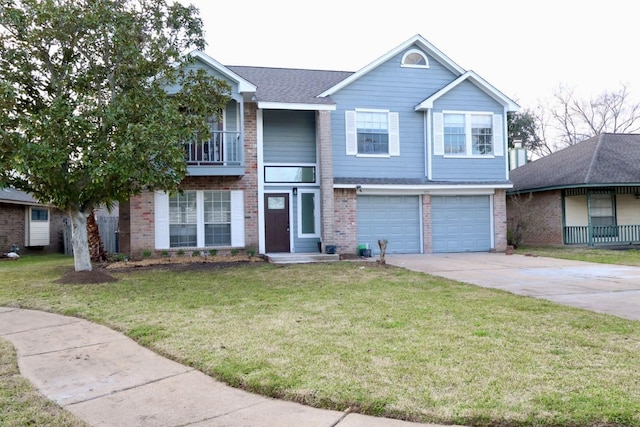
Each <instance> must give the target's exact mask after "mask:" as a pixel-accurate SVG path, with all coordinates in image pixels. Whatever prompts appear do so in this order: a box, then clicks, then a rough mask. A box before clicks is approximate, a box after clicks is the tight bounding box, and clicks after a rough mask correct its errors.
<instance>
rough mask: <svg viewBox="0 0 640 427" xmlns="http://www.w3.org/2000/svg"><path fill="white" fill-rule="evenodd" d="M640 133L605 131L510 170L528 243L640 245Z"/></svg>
mask: <svg viewBox="0 0 640 427" xmlns="http://www.w3.org/2000/svg"><path fill="white" fill-rule="evenodd" d="M638 165H640V135H639V134H615V133H603V134H601V135H598V136H594V137H592V138H589V139H587V140H585V141H582V142H579V143H577V144H575V145H572V146H569V147H567V148H564V149H562V150H559V151H557V152H555V153H552V154H550V155H548V156H545V157H542V158H540V159H537V160H535V161H533V162H530V163H526V164H524V165H523V166H520V167H518V168H516V169H514V170H512V171H511V172H510V179H511V181H512V182H513V188H512V189H510V190H509V191H508V193H507V194H508V196H507V212H508V224H509V225H508V227H509V230H516V228H519V229H520V230H521V232H522V243H524V244H546V245H549V244H551V245H588V246H597V245H620V244H632V243H636V244H637V243H640V169H639V166H638Z"/></svg>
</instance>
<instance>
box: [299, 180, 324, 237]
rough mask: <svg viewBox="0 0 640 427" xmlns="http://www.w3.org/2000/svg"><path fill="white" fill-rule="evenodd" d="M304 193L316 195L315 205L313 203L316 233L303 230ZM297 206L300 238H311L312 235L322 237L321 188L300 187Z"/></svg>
mask: <svg viewBox="0 0 640 427" xmlns="http://www.w3.org/2000/svg"><path fill="white" fill-rule="evenodd" d="M304 193H307V194H309V193H311V194H313V195H314V205H313V221H314V227H313V228H314V230H315V233H303V232H302V195H303V194H304ZM296 206H297V211H298V212H297V220H298V237H299V238H305V239H306V238H311V237H320V234H321V233H320V226H321V223H320V190H311V189H303V188H298V195H297V196H296Z"/></svg>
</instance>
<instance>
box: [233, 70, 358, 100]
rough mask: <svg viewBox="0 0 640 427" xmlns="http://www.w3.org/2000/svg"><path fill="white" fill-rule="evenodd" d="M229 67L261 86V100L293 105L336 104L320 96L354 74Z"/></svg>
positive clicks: (258, 94) (258, 86) (257, 96)
mask: <svg viewBox="0 0 640 427" xmlns="http://www.w3.org/2000/svg"><path fill="white" fill-rule="evenodd" d="M227 68H229V69H230V70H231V71H233V72H234V73H236V74H238V75H239V76H241V77H242V78H244V79H246V80H248V81H250V82H251V83H253V84H254V85H255V86H257V88H258V89H257V91H256V100H257V101H259V102H279V103H292V104H317V105H333V101H332V100H331V98H317V96H318V95H319V94H321V93H322V92H324V91H325V90H327V89H329V88H331V87H333V86H335V85H336V84H338V83H339V82H341V81H342V80H344V79H346V78H347V77H349V76H350V75H352V74H353V72H350V71H322V70H301V69H292V68H267V67H244V66H228V67H227Z"/></svg>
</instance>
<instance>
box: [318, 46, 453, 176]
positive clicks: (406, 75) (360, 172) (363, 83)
mask: <svg viewBox="0 0 640 427" xmlns="http://www.w3.org/2000/svg"><path fill="white" fill-rule="evenodd" d="M403 54H404V51H403V52H401V53H399V54H398V55H396V56H395V57H393V58H391V59H390V60H389V61H387V62H386V63H384V64H382V65H380V66H379V67H377V68H376V69H374V70H372V71H370V72H369V73H368V74H366V75H365V76H363V77H362V78H360V79H358V80H356V81H355V82H353V83H352V84H350V85H349V86H347V87H345V88H343V89H342V90H341V91H339V92H338V93H336V94H334V95H332V96H331V98H332V99H333V100H334V101H335V102H336V105H337V109H336V110H335V111H334V112H332V116H331V134H332V138H333V161H334V163H333V170H334V175H335V176H336V177H364V178H377V177H385V178H422V177H424V176H425V174H426V173H425V156H426V152H425V131H424V114H423V113H422V112H416V111H415V106H416V105H417V104H419V103H420V102H422V101H423V100H424V99H425V98H427V97H428V96H429V95H431V94H433V93H434V92H436V91H437V90H438V89H440V88H442V87H443V86H444V85H446V84H447V83H449V82H451V81H452V80H453V79H454V78H455V77H456V76H454V75H453V74H452V73H451V72H450V71H449V70H447V69H446V68H444V67H443V66H442V65H441V64H439V63H438V62H437V61H436V60H435V59H434V58H432V57H429V65H430V68H424V69H423V68H403V67H400V61H401V59H402V55H403ZM356 108H365V109H381V110H389V111H390V112H397V113H398V114H399V127H400V156H397V157H395V156H394V157H389V158H368V157H356V156H347V154H346V147H345V111H347V110H355V109H356Z"/></svg>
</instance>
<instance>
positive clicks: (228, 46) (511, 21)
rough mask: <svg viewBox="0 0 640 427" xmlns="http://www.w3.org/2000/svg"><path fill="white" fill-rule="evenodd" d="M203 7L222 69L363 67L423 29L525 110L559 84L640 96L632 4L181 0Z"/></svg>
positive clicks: (613, 0)
mask: <svg viewBox="0 0 640 427" xmlns="http://www.w3.org/2000/svg"><path fill="white" fill-rule="evenodd" d="M180 1H181V2H183V3H185V4H189V3H191V4H194V5H195V6H196V7H198V8H199V9H200V15H201V16H202V18H203V20H204V24H205V33H206V38H207V43H208V46H207V48H206V53H207V54H209V55H210V56H212V57H213V58H214V59H216V60H217V61H219V62H221V63H222V64H224V65H255V66H268V67H287V68H311V69H327V70H340V71H357V70H359V69H360V68H362V67H364V66H366V65H367V64H369V63H370V62H373V61H374V60H375V59H377V58H378V57H380V56H382V55H384V54H385V53H387V52H388V51H390V50H391V49H393V48H395V47H396V46H398V45H399V44H401V43H403V42H404V41H406V40H408V39H409V38H411V37H413V36H414V35H416V34H420V35H422V36H423V37H424V38H425V39H427V40H428V41H429V42H430V43H432V44H433V45H434V46H435V47H436V48H438V49H440V50H441V51H442V52H443V53H444V54H445V55H447V56H448V57H449V58H451V59H452V60H453V61H454V62H456V63H457V64H458V65H460V66H461V67H462V68H464V69H466V70H473V71H475V72H476V73H478V74H479V75H480V76H481V77H483V78H484V79H486V80H487V81H488V82H489V83H491V84H492V85H494V86H495V87H497V88H498V89H499V90H500V91H502V92H503V93H504V94H506V95H507V96H509V97H511V98H512V99H514V100H515V101H517V102H518V103H519V104H520V105H521V106H522V107H523V108H532V107H534V106H535V105H537V104H538V101H539V100H541V99H544V98H548V97H549V96H550V95H551V94H552V93H553V91H554V90H555V89H556V88H557V87H558V85H560V84H565V85H568V86H571V87H574V88H576V90H577V91H578V93H580V94H581V96H582V97H584V98H586V97H589V96H591V95H593V94H598V93H601V92H602V91H604V90H617V89H619V88H620V86H621V84H628V86H629V89H630V91H631V93H632V94H633V95H634V97H636V98H637V97H640V57H639V55H638V42H639V41H640V35H639V32H638V27H639V26H640V24H639V23H638V22H639V21H638V18H637V14H636V13H635V12H634V11H632V10H630V6H631V5H632V4H633V2H629V1H628V0H607V1H604V2H594V1H589V0H586V1H585V0H536V1H528V2H524V1H518V0H511V1H508V0H484V1H479V0H455V1H454V0H437V1H434V0H392V1H389V2H374V1H372V0H319V1H305V0H297V1H296V0H242V1H221V0H180Z"/></svg>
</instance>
